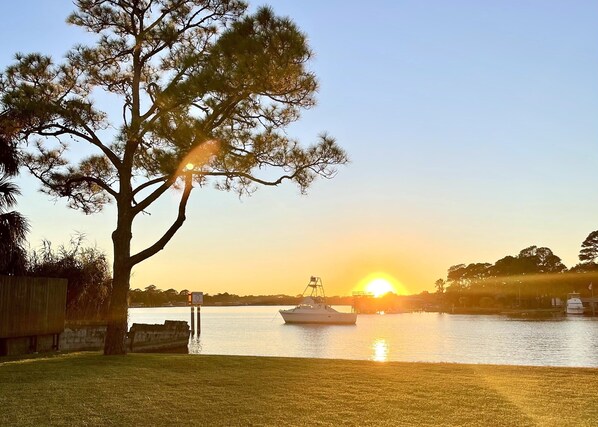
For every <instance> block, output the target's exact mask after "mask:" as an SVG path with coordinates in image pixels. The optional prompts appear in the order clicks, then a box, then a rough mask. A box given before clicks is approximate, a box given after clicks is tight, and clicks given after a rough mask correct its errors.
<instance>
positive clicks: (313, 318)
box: [280, 310, 357, 325]
mask: <svg viewBox="0 0 598 427" xmlns="http://www.w3.org/2000/svg"><path fill="white" fill-rule="evenodd" d="M280 315H281V316H282V318H283V319H284V321H285V323H301V324H324V325H354V324H355V322H356V321H357V313H292V312H288V311H284V310H281V311H280Z"/></svg>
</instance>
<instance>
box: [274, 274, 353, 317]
mask: <svg viewBox="0 0 598 427" xmlns="http://www.w3.org/2000/svg"><path fill="white" fill-rule="evenodd" d="M308 292H309V295H307V293H308ZM280 315H281V316H282V318H283V319H284V321H285V323H314V324H333V325H354V324H355V322H356V321H357V313H341V312H339V311H336V310H335V309H334V308H332V307H330V306H329V305H328V304H326V296H325V294H324V286H323V285H322V279H320V278H319V277H314V276H312V277H311V279H310V281H309V283H308V284H307V286H306V288H305V291H303V300H302V301H301V303H300V304H299V305H298V306H297V307H295V308H291V309H289V310H280Z"/></svg>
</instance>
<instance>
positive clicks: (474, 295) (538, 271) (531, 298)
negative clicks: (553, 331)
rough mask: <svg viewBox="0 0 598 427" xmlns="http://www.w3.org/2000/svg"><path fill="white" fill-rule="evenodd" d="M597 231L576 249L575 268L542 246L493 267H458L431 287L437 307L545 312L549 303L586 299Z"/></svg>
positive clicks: (594, 270) (595, 275) (597, 278)
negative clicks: (578, 297)
mask: <svg viewBox="0 0 598 427" xmlns="http://www.w3.org/2000/svg"><path fill="white" fill-rule="evenodd" d="M597 258H598V231H594V232H592V233H590V234H589V235H588V237H587V238H586V239H585V240H584V242H583V243H582V246H581V251H580V254H579V259H580V263H578V264H577V265H575V266H574V267H572V268H570V269H568V268H567V267H566V266H565V265H564V264H563V262H562V260H561V258H560V257H558V256H557V255H555V254H554V253H553V252H552V250H551V249H549V248H546V247H537V246H530V247H528V248H525V249H523V250H521V251H520V252H519V254H518V255H515V256H511V255H508V256H505V257H504V258H501V259H499V260H498V261H496V262H495V263H494V264H491V263H471V264H467V265H466V264H457V265H453V266H452V267H450V268H449V269H448V272H447V277H446V279H438V280H437V281H436V283H435V286H436V294H437V296H438V297H439V302H440V303H441V305H445V306H452V307H481V308H549V307H551V306H552V303H553V298H560V299H561V300H564V299H565V298H566V295H567V293H570V292H579V293H580V294H581V295H582V296H589V295H591V290H590V287H589V285H590V283H596V284H597V285H598V264H597V263H596V259H597Z"/></svg>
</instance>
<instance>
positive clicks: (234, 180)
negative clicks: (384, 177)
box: [0, 0, 347, 354]
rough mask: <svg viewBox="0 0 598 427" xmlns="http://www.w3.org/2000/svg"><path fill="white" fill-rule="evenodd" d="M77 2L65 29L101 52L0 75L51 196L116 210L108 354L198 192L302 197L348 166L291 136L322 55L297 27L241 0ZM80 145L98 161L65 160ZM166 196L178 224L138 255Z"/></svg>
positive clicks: (120, 349)
mask: <svg viewBox="0 0 598 427" xmlns="http://www.w3.org/2000/svg"><path fill="white" fill-rule="evenodd" d="M75 4H76V6H77V7H78V11H76V12H75V13H73V14H72V15H71V16H70V17H69V18H68V22H69V23H70V24H74V25H77V26H79V27H82V28H84V29H86V30H88V31H89V32H91V33H95V34H98V35H99V38H98V40H97V42H96V44H95V45H94V46H91V47H88V46H82V45H78V46H76V47H75V48H74V49H73V50H71V51H70V52H69V53H68V54H67V55H66V60H65V63H63V64H61V65H55V64H54V63H53V62H52V60H51V59H50V58H49V57H47V56H43V55H40V54H31V55H21V54H19V55H17V56H16V63H15V64H14V65H11V66H9V67H8V68H7V69H6V71H5V72H4V74H3V76H2V77H1V78H0V92H1V95H2V98H1V105H0V107H1V109H2V110H4V111H6V112H7V113H6V115H5V116H4V117H3V118H2V122H3V123H2V124H0V130H2V129H5V130H6V129H8V131H6V132H5V133H4V135H3V136H2V137H4V138H5V139H9V140H10V141H12V142H18V143H19V144H22V145H23V146H25V145H27V146H28V147H30V149H31V150H32V151H30V153H29V155H28V156H27V157H26V166H27V167H28V169H29V170H30V172H31V173H32V174H33V175H35V176H36V177H37V178H38V179H39V180H40V181H41V183H42V186H43V190H44V191H46V192H47V193H49V194H50V195H52V196H57V197H65V198H67V200H68V203H69V206H70V207H72V208H75V209H80V210H82V211H83V212H85V213H87V214H91V213H95V212H98V211H99V210H101V209H102V207H103V206H104V205H105V204H106V203H108V202H109V201H111V200H112V201H114V202H115V203H116V213H117V214H116V215H117V218H116V229H115V230H114V232H113V233H112V241H113V259H114V262H113V275H114V277H113V290H112V294H111V304H110V307H111V308H110V316H109V319H108V330H107V334H106V341H105V347H104V353H105V354H124V353H125V351H126V349H125V340H124V337H125V332H126V328H127V294H128V290H129V282H130V275H131V270H132V268H133V266H135V265H136V264H139V263H140V262H142V261H144V260H146V259H148V258H150V257H151V256H153V255H154V254H156V253H157V252H159V251H160V250H162V249H163V248H164V247H165V245H166V244H167V243H168V242H169V241H170V240H171V238H172V237H173V236H174V234H175V233H176V232H177V230H179V229H180V227H181V226H182V225H183V223H184V221H185V219H186V207H187V201H188V199H189V196H190V194H191V190H192V188H193V183H196V184H198V185H200V186H203V185H205V184H206V183H207V182H208V180H210V179H212V180H214V181H213V182H214V184H215V185H216V188H218V189H223V190H233V191H236V192H238V193H239V194H249V193H251V192H253V191H254V190H255V189H256V186H257V185H268V186H276V185H279V184H280V183H282V182H283V181H285V180H288V181H292V182H295V183H296V184H297V185H298V186H299V189H300V191H301V192H305V191H306V189H307V188H308V187H309V185H310V184H311V183H312V181H313V180H314V179H315V178H316V177H318V176H321V177H326V178H331V177H333V176H334V174H335V166H337V165H342V164H345V163H346V162H347V156H346V154H345V153H344V152H343V150H342V149H341V148H339V147H338V146H337V144H336V143H335V142H334V140H333V139H332V138H330V137H327V136H322V137H321V139H320V141H319V142H318V143H317V144H315V145H313V146H311V147H308V148H302V147H301V146H300V145H299V143H298V142H297V141H295V140H293V139H291V138H290V137H289V136H288V135H287V133H286V132H285V128H286V127H287V126H288V125H289V124H291V123H292V122H294V121H296V120H297V119H298V118H299V115H300V113H301V110H302V109H304V108H309V107H311V106H313V105H314V94H315V92H316V90H317V82H316V79H315V76H314V75H313V73H311V72H310V71H309V70H308V69H307V63H308V61H309V60H310V58H311V56H312V52H311V51H310V49H309V47H308V45H307V41H306V37H305V35H304V34H302V33H301V32H300V31H299V30H298V29H297V27H296V26H295V24H294V23H293V22H291V21H290V20H289V19H287V18H279V17H277V16H275V15H274V14H273V12H272V11H271V10H270V9H268V8H260V9H258V10H257V12H256V13H255V14H252V15H249V14H247V5H246V4H245V3H243V2H242V1H238V0H209V1H208V0H128V1H110V0H75ZM100 93H107V94H109V96H110V99H111V103H112V104H114V103H118V105H119V107H120V111H122V114H121V115H119V117H118V118H117V117H114V114H113V115H112V116H110V115H109V114H108V113H107V112H105V111H101V110H100V109H99V108H98V107H97V105H96V104H95V103H94V98H97V95H98V94H100ZM15 128H16V130H15ZM70 143H82V144H87V146H88V147H90V149H93V150H95V154H93V155H91V156H89V157H86V158H83V159H80V160H79V161H71V162H70V163H69V160H67V156H66V155H65V152H66V151H67V150H68V148H69V144H70ZM71 159H72V157H71ZM170 188H179V189H181V190H182V191H181V193H180V201H179V204H178V208H177V214H176V219H175V220H174V222H173V223H172V225H171V226H170V227H169V228H168V229H167V230H166V231H165V232H164V234H163V235H162V237H160V238H159V239H158V240H157V241H156V242H155V243H154V244H152V245H150V246H148V247H147V248H145V249H143V250H141V251H139V252H137V253H132V252H131V241H132V230H133V221H134V220H135V218H136V217H137V216H138V215H139V214H140V213H142V212H144V211H146V210H147V209H148V208H149V207H150V206H151V205H152V204H153V203H154V202H155V201H156V200H158V199H159V198H160V197H161V196H163V195H164V194H165V193H166V192H167V191H168V189H170Z"/></svg>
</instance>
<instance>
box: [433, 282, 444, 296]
mask: <svg viewBox="0 0 598 427" xmlns="http://www.w3.org/2000/svg"><path fill="white" fill-rule="evenodd" d="M445 284H446V282H445V281H444V280H443V279H438V280H437V281H436V282H434V286H435V287H436V293H438V294H442V293H444V286H445Z"/></svg>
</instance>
